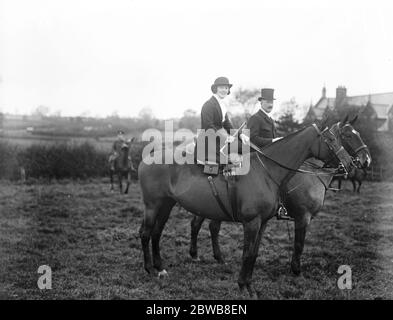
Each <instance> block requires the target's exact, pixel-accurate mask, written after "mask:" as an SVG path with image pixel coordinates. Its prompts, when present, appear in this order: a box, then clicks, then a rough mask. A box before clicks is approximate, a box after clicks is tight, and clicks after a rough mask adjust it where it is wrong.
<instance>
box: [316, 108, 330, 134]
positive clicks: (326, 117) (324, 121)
mask: <svg viewBox="0 0 393 320" xmlns="http://www.w3.org/2000/svg"><path fill="white" fill-rule="evenodd" d="M328 121H329V115H328V114H327V112H325V113H324V114H323V117H322V119H321V121H319V123H318V127H319V129H321V130H323V129H325V128H326V126H327V124H328Z"/></svg>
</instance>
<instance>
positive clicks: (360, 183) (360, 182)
mask: <svg viewBox="0 0 393 320" xmlns="http://www.w3.org/2000/svg"><path fill="white" fill-rule="evenodd" d="M358 182H359V186H358V193H360V186H361V185H362V181H361V180H359V181H358Z"/></svg>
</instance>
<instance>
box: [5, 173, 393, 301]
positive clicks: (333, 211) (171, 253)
mask: <svg viewBox="0 0 393 320" xmlns="http://www.w3.org/2000/svg"><path fill="white" fill-rule="evenodd" d="M351 188H352V186H351V185H350V183H347V184H344V190H343V191H342V192H340V193H338V194H334V193H332V192H329V193H328V195H327V199H326V202H325V207H324V209H323V212H321V213H320V214H319V216H318V217H317V218H316V219H315V220H314V221H313V222H312V224H311V227H310V231H309V233H308V236H307V240H306V245H305V252H304V254H303V257H302V266H303V269H302V270H303V273H302V275H301V276H299V277H295V276H293V275H292V274H291V273H290V270H289V261H290V256H291V253H292V242H293V226H292V224H291V223H289V224H288V225H287V223H286V222H282V221H276V220H274V219H273V220H271V221H270V222H269V224H268V227H267V229H266V232H265V234H264V236H263V238H262V243H261V247H260V250H259V257H258V259H257V262H256V265H255V269H254V276H253V279H254V283H255V288H256V290H257V291H258V295H259V298H260V299H392V298H393V249H392V244H393V215H392V214H393V197H392V195H393V183H377V182H365V183H364V186H362V193H361V195H360V196H358V195H356V194H353V193H352V191H351ZM140 199H141V194H140V191H139V186H138V185H137V184H133V185H132V186H131V189H130V194H129V195H120V194H118V193H117V192H115V193H110V192H109V185H108V179H102V180H93V181H86V182H83V181H82V182H81V181H79V182H72V181H62V182H59V183H52V184H34V185H22V184H13V183H10V182H1V183H0V257H1V259H0V298H3V299H26V298H30V299H238V298H240V297H241V296H240V294H239V291H238V287H237V282H236V281H237V276H238V272H239V269H240V262H241V254H242V227H241V225H237V224H231V223H223V228H222V230H221V233H220V234H221V237H220V243H221V246H222V251H223V254H224V257H225V259H226V261H227V264H226V265H219V264H217V263H216V262H215V260H214V259H213V257H212V250H211V246H210V237H209V233H208V228H207V224H205V225H204V226H203V227H202V230H201V233H200V241H199V253H200V258H201V261H200V262H193V261H192V260H191V259H190V257H189V255H188V248H189V239H190V235H189V233H190V226H189V223H190V218H191V215H189V214H188V213H187V212H185V211H184V210H183V209H179V208H178V207H175V208H174V210H173V212H172V215H171V217H170V219H169V221H168V223H167V225H166V227H165V229H164V233H163V237H162V241H161V243H162V256H163V258H164V260H165V262H166V264H167V266H168V272H169V278H168V279H167V280H163V281H162V280H161V281H159V280H158V279H156V278H151V277H150V276H149V275H148V274H146V273H145V271H144V269H143V264H142V263H143V261H142V252H141V246H140V240H139V235H138V229H139V226H140V223H141V219H142V216H143V207H142V204H141V200H140ZM287 228H289V231H290V238H289V235H288V230H287ZM44 264H46V265H49V266H50V267H51V268H52V290H39V289H38V288H37V280H38V277H39V276H40V275H39V274H38V273H37V270H38V267H39V266H40V265H44ZM340 265H349V266H350V267H351V268H352V281H353V283H352V285H353V288H352V290H347V291H342V290H339V289H338V287H337V280H338V278H339V276H340V275H339V274H338V273H337V270H338V267H339V266H340Z"/></svg>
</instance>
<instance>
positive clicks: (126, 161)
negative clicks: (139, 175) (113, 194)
mask: <svg viewBox="0 0 393 320" xmlns="http://www.w3.org/2000/svg"><path fill="white" fill-rule="evenodd" d="M134 140H135V137H133V138H132V139H130V140H127V141H125V142H124V143H123V145H122V147H121V151H120V154H119V156H118V157H117V158H116V159H115V160H114V169H115V170H113V169H112V168H110V169H109V176H110V181H111V191H113V175H117V177H118V181H119V191H120V193H123V177H126V178H127V185H126V190H125V191H124V193H125V194H127V193H128V188H129V186H130V183H131V171H136V170H135V168H134V166H133V164H132V161H131V154H130V146H131V143H132V142H133V141H134Z"/></svg>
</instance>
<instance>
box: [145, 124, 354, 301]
mask: <svg viewBox="0 0 393 320" xmlns="http://www.w3.org/2000/svg"><path fill="white" fill-rule="evenodd" d="M325 124H326V121H323V122H322V123H319V124H318V125H316V124H313V125H312V126H309V127H306V128H304V129H302V130H299V131H297V132H295V133H293V134H291V135H289V136H286V137H284V138H283V139H281V140H279V141H277V142H275V143H273V144H271V145H269V146H267V147H266V148H265V149H264V152H265V154H264V155H259V154H258V153H251V154H245V155H243V157H244V158H246V157H249V158H248V160H249V163H250V168H249V171H248V172H247V173H246V174H244V175H241V176H239V177H238V178H239V179H238V180H237V182H236V188H237V193H236V197H237V205H238V208H237V212H238V218H237V221H238V222H241V223H242V224H243V229H244V246H243V256H242V266H241V270H240V273H239V278H238V285H239V288H240V291H241V292H242V293H243V292H244V289H247V291H248V293H249V295H250V296H251V297H252V298H257V295H256V291H255V290H254V288H253V286H252V281H251V279H252V273H253V269H254V264H255V261H256V258H257V255H258V249H259V245H260V240H261V236H262V233H263V231H264V230H265V228H266V224H267V222H268V221H269V220H270V219H271V218H272V217H274V216H275V213H276V210H277V208H278V200H279V189H280V187H281V185H282V184H283V183H284V185H285V184H286V181H287V180H288V179H290V178H291V177H292V176H293V174H294V172H293V171H292V170H296V169H298V168H299V167H300V166H301V164H302V163H303V162H304V161H305V160H306V159H308V158H310V157H316V158H319V159H320V160H322V161H324V160H327V159H328V158H329V157H331V156H332V155H334V154H336V155H337V154H338V153H339V152H340V151H341V155H342V156H341V159H340V160H341V162H342V163H343V165H344V166H345V168H346V169H347V170H349V169H350V168H351V167H352V166H353V162H352V159H351V157H350V156H349V155H348V153H347V152H346V151H345V150H343V148H342V145H341V144H340V142H339V141H338V139H337V137H336V136H335V135H334V133H332V132H331V131H329V130H328V127H326V125H325ZM157 152H160V153H161V156H163V152H162V151H157ZM159 155H160V154H159ZM288 155H290V156H288ZM244 161H247V159H245V160H244ZM278 163H279V164H280V165H278ZM287 168H291V169H292V170H288V169H287ZM138 176H139V183H140V187H141V190H142V196H143V202H144V205H145V212H144V218H143V222H142V225H141V228H140V230H139V233H140V237H141V244H142V249H143V257H144V267H145V270H146V271H147V272H148V273H150V274H157V272H158V276H159V277H160V276H167V272H166V270H165V269H164V266H163V262H162V259H161V255H160V237H161V234H162V230H163V228H164V226H165V224H166V222H167V220H168V218H169V215H170V213H171V210H172V208H173V206H174V205H175V204H176V203H178V204H179V205H180V206H182V207H183V208H185V209H186V210H187V211H189V212H191V213H193V214H196V215H199V216H201V217H204V218H209V219H213V220H219V221H231V219H230V218H229V217H228V216H227V215H226V214H225V213H224V212H223V211H222V210H221V208H220V206H219V205H218V203H217V201H216V200H215V198H214V195H213V193H212V192H211V189H210V186H209V182H208V179H207V176H206V175H205V174H203V172H202V167H201V166H199V165H196V164H187V165H179V164H177V163H172V164H155V163H153V164H148V163H145V161H142V162H141V163H140V165H139V168H138ZM214 180H215V185H216V189H217V190H218V193H219V194H221V195H223V194H224V195H226V192H227V191H226V182H225V178H224V177H223V176H222V175H219V176H217V177H216V178H214ZM226 198H227V197H226ZM202 199H203V201H201V200H202ZM224 204H225V205H226V207H228V208H229V207H230V203H229V200H224ZM150 240H151V241H152V253H153V257H152V256H151V253H150V247H149V244H150ZM152 258H153V259H152Z"/></svg>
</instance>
